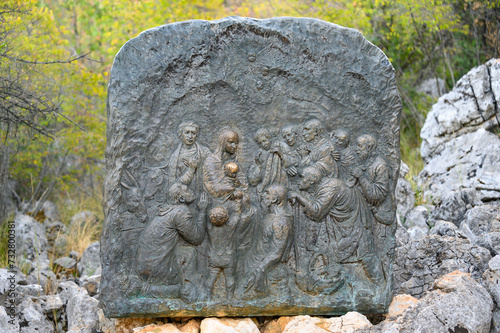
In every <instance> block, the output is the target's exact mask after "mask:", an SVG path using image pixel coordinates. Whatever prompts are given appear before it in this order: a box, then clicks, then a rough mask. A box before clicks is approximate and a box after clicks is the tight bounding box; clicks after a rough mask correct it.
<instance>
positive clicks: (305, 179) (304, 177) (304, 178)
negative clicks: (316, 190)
mask: <svg viewBox="0 0 500 333" xmlns="http://www.w3.org/2000/svg"><path fill="white" fill-rule="evenodd" d="M314 184H315V182H314V177H313V176H312V175H311V174H309V173H307V172H305V173H303V174H301V175H300V183H299V190H301V191H307V190H308V189H309V188H310V187H311V186H313V185H314Z"/></svg>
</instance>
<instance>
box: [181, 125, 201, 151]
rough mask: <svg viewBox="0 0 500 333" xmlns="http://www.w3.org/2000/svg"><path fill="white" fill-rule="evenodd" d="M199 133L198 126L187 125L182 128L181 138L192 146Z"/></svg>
mask: <svg viewBox="0 0 500 333" xmlns="http://www.w3.org/2000/svg"><path fill="white" fill-rule="evenodd" d="M197 134H198V131H197V130H196V127H194V126H186V127H184V129H183V130H182V133H181V140H182V142H184V143H185V144H187V145H188V146H191V145H192V144H193V143H194V142H195V140H196V135H197Z"/></svg>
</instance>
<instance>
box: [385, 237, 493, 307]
mask: <svg viewBox="0 0 500 333" xmlns="http://www.w3.org/2000/svg"><path fill="white" fill-rule="evenodd" d="M490 259H491V255H490V253H489V251H488V250H487V249H485V248H482V247H479V246H476V245H473V244H471V242H470V241H469V240H468V239H466V238H461V237H449V236H438V235H435V234H434V235H430V236H427V237H424V238H422V239H420V240H418V241H412V242H410V243H408V244H406V245H404V246H401V247H398V248H396V260H395V263H394V289H395V292H396V293H405V294H410V295H412V296H414V297H417V298H420V297H421V296H422V294H423V293H424V292H425V291H426V290H428V289H429V288H430V287H431V286H432V283H433V282H434V281H435V280H436V279H437V278H439V277H440V276H443V275H445V274H448V273H450V272H453V271H455V270H460V271H462V272H465V273H471V275H472V277H473V278H475V279H478V280H479V279H481V276H482V275H483V273H484V271H485V270H486V269H487V268H488V262H489V261H490Z"/></svg>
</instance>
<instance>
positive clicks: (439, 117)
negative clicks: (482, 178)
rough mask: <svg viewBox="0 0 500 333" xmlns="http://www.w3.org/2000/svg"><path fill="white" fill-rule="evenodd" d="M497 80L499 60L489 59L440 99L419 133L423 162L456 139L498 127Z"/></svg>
mask: <svg viewBox="0 0 500 333" xmlns="http://www.w3.org/2000/svg"><path fill="white" fill-rule="evenodd" d="M499 80H500V60H498V59H492V60H490V61H488V62H487V63H486V64H484V65H481V66H479V67H475V68H473V69H472V70H470V71H469V73H467V74H466V75H464V76H463V77H462V78H461V79H460V80H459V81H458V82H457V84H456V86H455V88H453V90H452V91H451V92H449V93H447V94H445V95H443V96H441V97H440V98H439V100H438V102H437V103H436V104H434V105H433V107H432V109H431V111H430V112H429V114H428V115H427V119H426V120H425V123H424V126H423V127H422V131H421V133H420V136H421V137H422V147H421V149H420V152H421V154H422V157H423V158H424V160H425V161H427V160H428V159H430V158H432V157H433V156H435V155H437V154H439V153H441V152H442V151H443V150H444V149H446V148H445V146H446V143H447V142H449V141H452V140H453V139H455V138H458V137H460V136H462V135H465V134H467V133H471V132H475V131H477V130H478V129H490V128H492V127H494V126H498V124H499V119H500V114H499V111H498V110H497V108H496V107H495V105H499V104H500V85H499V84H498V81H499ZM483 144H484V145H486V142H484V143H483ZM455 161H458V159H457V160H455ZM464 175H465V173H464Z"/></svg>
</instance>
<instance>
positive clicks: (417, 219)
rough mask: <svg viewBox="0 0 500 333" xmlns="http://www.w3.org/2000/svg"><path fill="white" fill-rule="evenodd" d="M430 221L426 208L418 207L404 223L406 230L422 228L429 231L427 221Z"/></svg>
mask: <svg viewBox="0 0 500 333" xmlns="http://www.w3.org/2000/svg"><path fill="white" fill-rule="evenodd" d="M428 219H429V210H428V209H427V208H426V207H424V206H417V207H415V208H413V209H412V210H411V211H410V212H409V213H408V214H407V215H406V221H405V223H404V225H405V227H406V228H408V229H409V228H411V227H414V226H419V227H421V228H423V229H424V230H425V229H429V226H428V225H427V220H428Z"/></svg>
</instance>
